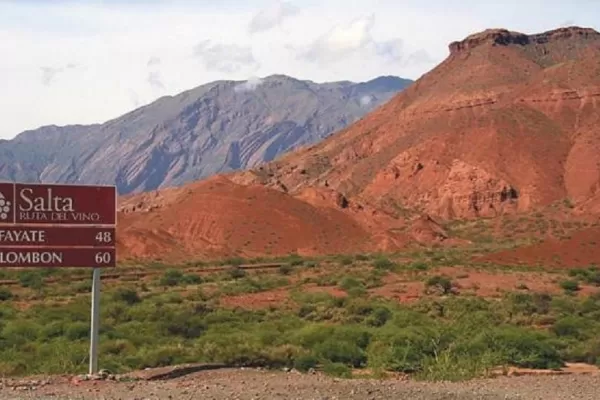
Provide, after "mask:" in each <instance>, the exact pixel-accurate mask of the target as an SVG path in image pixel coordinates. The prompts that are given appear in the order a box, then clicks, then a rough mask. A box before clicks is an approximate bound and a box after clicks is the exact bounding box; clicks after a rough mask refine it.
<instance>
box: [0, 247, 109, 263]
mask: <svg viewBox="0 0 600 400" xmlns="http://www.w3.org/2000/svg"><path fill="white" fill-rule="evenodd" d="M115 253H116V252H115V249H114V248H104V249H100V248H60V247H38V248H26V247H6V248H0V267H114V266H116V254H115Z"/></svg>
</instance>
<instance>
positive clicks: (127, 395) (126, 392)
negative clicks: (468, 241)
mask: <svg viewBox="0 0 600 400" xmlns="http://www.w3.org/2000/svg"><path fill="white" fill-rule="evenodd" d="M62 381H63V382H60V381H59V382H55V383H50V384H46V385H43V384H42V385H39V386H37V387H36V388H35V389H33V390H32V389H29V388H27V387H26V386H17V387H14V385H15V382H14V381H13V382H12V383H11V382H8V381H5V382H4V384H3V386H1V387H0V400H8V399H11V400H12V399H14V400H16V399H39V400H43V399H44V400H45V399H48V400H49V399H54V400H67V399H104V400H117V399H121V400H125V399H127V400H135V399H139V400H142V399H148V400H155V399H156V400H158V399H160V400H163V399H176V400H186V399H203V400H204V399H206V400H235V399H239V400H250V399H255V400H258V399H265V400H266V399H273V400H278V399H302V400H308V399H318V400H325V399H328V400H334V399H338V400H371V399H411V400H479V399H481V400H484V399H485V400H513V399H514V400H517V399H519V400H538V399H539V400H567V399H578V400H597V399H598V388H600V375H598V374H595V375H594V374H587V375H581V374H578V375H552V376H513V377H498V378H493V379H486V380H476V381H470V382H468V383H422V382H414V381H409V380H406V379H404V378H398V379H388V380H375V379H350V380H346V379H335V378H329V377H326V376H323V375H321V374H300V373H297V372H295V371H292V372H272V371H262V370H250V369H246V370H241V369H224V370H215V371H204V372H198V373H195V374H191V375H187V376H184V377H180V378H175V379H172V380H164V381H137V382H112V381H83V382H78V381H77V380H69V379H68V378H64V379H63V380H62ZM38 383H39V382H38Z"/></svg>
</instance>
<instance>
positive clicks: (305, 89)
mask: <svg viewBox="0 0 600 400" xmlns="http://www.w3.org/2000/svg"><path fill="white" fill-rule="evenodd" d="M411 82H412V81H410V80H406V79H401V78H397V77H393V76H382V77H378V78H375V79H373V80H370V81H368V82H361V83H354V82H348V81H342V82H328V83H315V82H312V81H306V80H304V81H303V80H298V79H295V78H292V77H289V76H286V75H272V76H268V77H266V78H264V79H260V80H250V81H243V82H239V81H217V82H212V83H209V84H206V85H202V86H199V87H197V88H195V89H192V90H189V91H186V92H183V93H181V94H179V95H176V96H166V97H162V98H160V99H158V100H156V101H155V102H153V103H151V104H148V105H146V106H143V107H140V108H138V109H136V110H134V111H132V112H130V113H127V114H125V115H123V116H121V117H118V118H115V119H113V120H110V121H107V122H106V123H103V124H95V125H89V126H84V125H71V126H65V127H58V126H46V127H42V128H39V129H36V130H31V131H26V132H23V133H21V134H19V135H18V136H17V137H16V138H14V139H13V140H9V141H3V142H0V179H4V180H15V181H22V182H59V183H84V184H116V185H117V188H118V190H119V193H120V194H129V193H135V192H140V191H147V190H153V189H159V188H165V187H169V186H178V185H181V184H184V183H187V182H190V181H194V180H197V179H202V178H206V177H209V176H211V175H214V174H216V173H221V172H228V171H235V170H238V169H243V168H248V167H253V166H256V165H259V164H261V163H263V162H265V161H271V160H273V159H275V158H277V157H278V156H279V155H280V154H282V153H284V152H287V151H289V150H292V149H295V148H297V147H299V146H302V145H307V144H312V143H315V142H317V141H319V140H321V139H323V138H325V137H327V136H328V135H330V134H331V133H333V132H335V131H337V130H339V129H341V128H343V127H345V126H346V125H348V124H350V123H352V122H354V121H356V120H357V119H359V118H361V117H362V116H363V115H364V114H366V113H367V112H369V111H372V110H373V109H375V108H377V107H378V106H379V105H381V104H383V103H385V102H386V101H388V100H389V99H390V98H391V97H392V96H394V95H395V94H396V93H397V92H399V91H401V90H402V89H404V88H405V87H406V86H407V85H409V84H410V83H411Z"/></svg>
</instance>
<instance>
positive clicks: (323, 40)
mask: <svg viewBox="0 0 600 400" xmlns="http://www.w3.org/2000/svg"><path fill="white" fill-rule="evenodd" d="M374 27H375V15H374V14H370V15H367V16H364V17H360V18H356V19H354V20H352V21H350V22H348V23H343V24H339V25H336V26H334V27H333V28H332V29H330V30H329V31H328V32H326V33H325V34H323V35H321V36H319V37H318V38H316V39H315V40H314V41H313V42H312V43H310V44H309V45H308V47H305V48H303V49H302V48H301V49H296V50H297V53H298V57H300V58H302V59H305V60H308V61H311V62H316V63H318V64H321V65H323V64H329V63H337V62H343V61H345V60H346V59H347V58H349V57H361V58H373V57H379V58H380V59H381V60H382V61H385V62H399V61H401V60H402V59H403V41H402V39H400V38H391V39H386V40H377V39H375V38H374V37H373V28H374ZM292 48H293V47H292Z"/></svg>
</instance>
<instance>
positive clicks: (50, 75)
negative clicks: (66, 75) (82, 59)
mask: <svg viewBox="0 0 600 400" xmlns="http://www.w3.org/2000/svg"><path fill="white" fill-rule="evenodd" d="M74 68H77V65H76V64H73V63H69V64H67V65H65V66H64V67H41V70H42V83H43V84H44V85H45V86H48V85H50V84H51V83H52V82H53V81H54V79H55V78H56V77H57V75H59V74H60V73H62V72H65V71H66V70H69V69H74Z"/></svg>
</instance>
